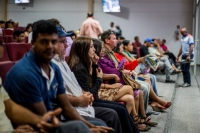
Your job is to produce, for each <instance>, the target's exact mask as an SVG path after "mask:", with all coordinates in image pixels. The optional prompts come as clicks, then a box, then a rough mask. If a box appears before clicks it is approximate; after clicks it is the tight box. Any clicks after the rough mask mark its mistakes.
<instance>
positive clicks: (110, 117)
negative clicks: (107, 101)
mask: <svg viewBox="0 0 200 133" xmlns="http://www.w3.org/2000/svg"><path fill="white" fill-rule="evenodd" d="M57 31H58V36H59V38H58V49H57V51H56V55H55V56H54V58H53V60H52V61H53V62H54V63H55V64H56V65H58V67H59V68H60V70H61V74H62V77H63V82H64V87H65V90H66V94H67V97H68V99H69V101H70V103H71V104H72V105H73V106H74V107H75V108H76V110H77V111H78V113H79V114H80V115H81V116H82V117H83V118H85V119H86V120H94V121H100V122H103V121H105V122H106V124H107V125H108V126H109V127H113V128H114V129H115V131H116V133H117V132H118V129H120V128H121V126H120V122H119V118H118V115H117V113H116V112H115V111H114V110H112V109H108V108H102V107H94V108H93V107H92V102H93V99H94V98H93V95H92V94H91V93H89V92H83V91H82V88H81V87H80V86H79V84H78V82H77V80H76V78H75V76H74V74H73V72H71V70H70V68H69V66H68V65H67V63H66V62H65V53H66V48H67V43H66V36H69V35H70V33H68V34H67V33H65V32H64V31H63V30H62V28H61V27H60V26H57ZM95 117H96V118H95ZM97 118H98V119H97ZM100 119H101V120H100ZM102 120H103V121H102ZM103 123H104V122H103Z"/></svg>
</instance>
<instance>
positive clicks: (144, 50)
mask: <svg viewBox="0 0 200 133" xmlns="http://www.w3.org/2000/svg"><path fill="white" fill-rule="evenodd" d="M151 44H154V42H153V41H152V39H151V38H146V39H145V43H144V45H142V46H141V48H140V54H141V56H142V57H143V56H146V55H148V54H150V53H149V51H148V47H151ZM159 66H160V68H161V69H165V71H166V72H165V74H166V81H165V82H166V83H175V81H174V80H172V79H171V78H170V74H171V73H172V72H174V69H173V68H172V66H171V64H170V62H169V60H168V58H167V57H160V61H159Z"/></svg>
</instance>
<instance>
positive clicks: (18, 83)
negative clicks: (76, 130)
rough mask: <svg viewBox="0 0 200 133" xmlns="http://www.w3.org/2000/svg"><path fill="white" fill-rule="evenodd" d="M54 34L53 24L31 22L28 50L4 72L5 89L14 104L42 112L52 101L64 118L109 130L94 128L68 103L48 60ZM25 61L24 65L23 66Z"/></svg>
mask: <svg viewBox="0 0 200 133" xmlns="http://www.w3.org/2000/svg"><path fill="white" fill-rule="evenodd" d="M57 41H58V34H57V28H56V26H55V24H53V23H52V22H50V21H46V20H40V21H37V22H35V23H34V27H33V38H32V42H31V43H32V45H33V49H32V50H30V51H29V52H28V53H27V54H26V55H25V56H24V57H23V58H22V59H21V60H20V61H18V62H17V63H16V64H15V65H14V66H13V67H12V68H11V70H10V71H9V72H8V74H7V77H6V81H5V89H6V91H7V92H8V94H9V96H10V97H11V98H12V100H14V101H15V102H17V103H18V104H20V105H22V106H24V107H25V108H27V109H29V110H31V111H33V112H34V113H36V114H38V115H44V114H45V113H46V112H47V111H51V110H53V108H54V106H53V105H55V104H57V105H58V106H59V107H61V108H62V110H63V111H62V115H63V116H64V117H65V118H66V119H67V120H80V121H82V122H84V123H85V124H86V125H87V126H88V127H90V128H95V129H97V130H99V131H100V130H104V131H109V130H112V129H111V128H107V127H103V126H102V127H96V126H94V125H93V124H91V123H89V122H87V121H86V120H85V119H84V118H83V117H81V116H80V115H79V114H78V112H77V111H76V110H75V109H74V108H73V107H72V105H71V104H70V103H69V101H68V98H67V95H66V92H65V88H64V86H63V79H62V75H61V73H60V69H59V68H58V66H57V65H55V64H54V63H52V62H51V59H52V58H53V57H54V55H55V52H56V50H57ZM25 64H26V65H25Z"/></svg>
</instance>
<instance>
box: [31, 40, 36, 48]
mask: <svg viewBox="0 0 200 133" xmlns="http://www.w3.org/2000/svg"><path fill="white" fill-rule="evenodd" d="M31 45H32V48H33V47H34V46H35V41H34V40H33V39H32V40H31Z"/></svg>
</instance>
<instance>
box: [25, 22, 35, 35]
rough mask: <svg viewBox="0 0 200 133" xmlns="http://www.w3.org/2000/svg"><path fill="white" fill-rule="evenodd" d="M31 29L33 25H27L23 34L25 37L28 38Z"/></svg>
mask: <svg viewBox="0 0 200 133" xmlns="http://www.w3.org/2000/svg"><path fill="white" fill-rule="evenodd" d="M32 27H33V24H31V23H29V24H27V26H26V29H25V32H24V34H25V36H28V35H29V34H30V33H31V32H32Z"/></svg>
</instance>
